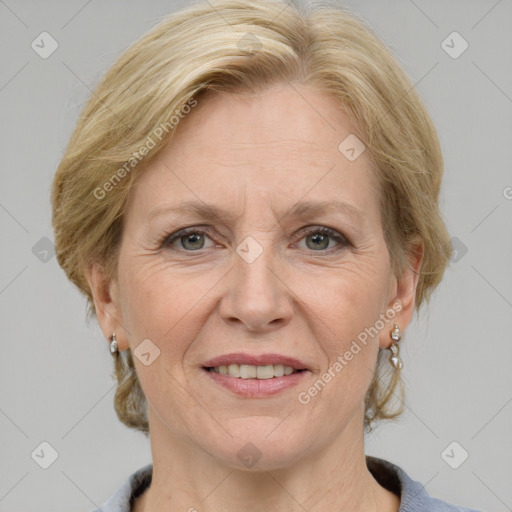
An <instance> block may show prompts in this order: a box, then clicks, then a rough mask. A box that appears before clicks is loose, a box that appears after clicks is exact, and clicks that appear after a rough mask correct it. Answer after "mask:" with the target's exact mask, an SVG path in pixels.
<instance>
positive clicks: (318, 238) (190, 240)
mask: <svg viewBox="0 0 512 512" xmlns="http://www.w3.org/2000/svg"><path fill="white" fill-rule="evenodd" d="M208 235H210V236H208ZM300 235H301V237H300V238H299V240H302V239H304V240H305V241H306V248H307V249H309V250H311V251H313V252H324V253H331V252H333V251H336V250H340V249H343V248H345V247H347V246H349V245H351V243H350V242H349V241H348V240H347V238H345V237H344V236H343V235H342V234H341V233H339V232H338V231H335V230H334V229H331V228H327V227H325V226H318V227H313V228H309V229H306V230H303V231H302V232H301V233H300ZM211 237H215V233H214V232H213V230H212V229H210V228H209V227H191V228H185V229H182V230H180V231H177V232H175V233H171V234H170V235H168V236H167V237H166V238H165V239H164V240H163V241H162V243H161V248H167V249H172V250H177V251H181V250H184V251H185V252H195V251H200V250H201V249H204V248H205V239H206V238H209V239H210V240H211ZM332 241H334V242H335V244H334V245H335V246H334V247H332ZM212 242H213V241H212ZM177 243H179V246H178V247H176V244H177ZM214 245H215V244H214Z"/></svg>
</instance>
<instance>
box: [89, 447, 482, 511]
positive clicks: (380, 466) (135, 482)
mask: <svg viewBox="0 0 512 512" xmlns="http://www.w3.org/2000/svg"><path fill="white" fill-rule="evenodd" d="M366 465H367V466H368V469H369V471H370V472H371V474H372V475H373V477H374V478H375V480H377V482H379V484H380V485H382V486H383V487H385V488H386V489H388V490H389V491H391V492H394V493H395V494H396V495H397V496H400V509H399V512H479V511H478V510H475V509H471V508H466V507H460V506H458V505H452V504H450V503H447V502H446V501H443V500H439V499H436V498H432V497H430V496H429V494H428V493H427V491H426V490H425V488H424V487H423V485H421V483H420V482H418V481H416V480H412V479H411V478H410V477H409V476H408V475H407V473H406V472H405V471H404V470H403V469H402V468H400V467H399V466H396V465H395V464H392V463H391V462H388V461H387V460H384V459H379V458H377V457H371V456H368V455H367V456H366ZM152 473H153V465H152V464H149V465H148V466H145V467H143V468H141V469H139V470H138V471H136V472H135V473H133V474H132V475H131V476H130V477H129V478H128V480H126V482H125V483H124V484H123V485H122V486H121V487H120V488H119V489H118V490H117V491H116V492H115V493H114V494H113V495H112V497H111V498H110V499H109V500H108V501H107V502H105V503H104V504H103V505H102V506H101V508H100V509H96V510H94V511H93V512H131V509H132V505H133V502H134V500H135V499H136V498H137V497H138V496H140V495H141V494H142V493H143V492H144V491H145V490H146V489H147V488H148V487H149V485H150V484H151V476H152Z"/></svg>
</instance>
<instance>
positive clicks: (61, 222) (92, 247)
mask: <svg viewBox="0 0 512 512" xmlns="http://www.w3.org/2000/svg"><path fill="white" fill-rule="evenodd" d="M208 3H209V5H205V4H204V3H203V2H200V3H193V4H192V5H190V6H188V7H187V8H186V9H183V10H181V11H179V12H176V13H173V14H171V15H169V16H168V17H166V18H165V19H163V21H161V22H160V23H159V24H158V25H156V26H155V27H154V28H153V29H151V30H150V31H149V32H148V33H147V34H145V35H144V36H143V37H142V38H140V39H139V40H138V41H136V42H135V43H134V44H133V45H132V46H131V47H130V48H128V49H127V50H126V51H125V52H124V53H123V54H122V55H121V56H120V57H119V58H118V59H117V61H116V62H115V63H114V64H113V65H112V67H111V68H110V69H109V70H108V71H107V73H106V74H105V75H104V77H103V78H102V80H101V81H100V83H99V85H98V86H97V87H96V89H95V91H94V93H93V94H92V95H91V97H90V99H89V101H88V103H87V104H86V106H85V108H84V109H83V111H82V113H81V115H80V118H79V120H78V122H77V125H76V128H75V130H74V132H73V134H72V136H71V138H70V141H69V143H68V146H67V148H66V151H65V154H64V156H63V157H62V160H61V162H60V164H59V166H58V169H57V171H56V174H55V178H54V180H53V184H52V195H51V200H52V209H53V219H52V220H53V227H54V231H55V245H56V255H57V260H58V262H59V264H60V265H61V267H62V268H63V269H64V271H65V272H66V274H67V276H68V278H69V279H70V280H71V281H72V282H73V283H74V284H75V285H76V286H77V287H78V288H79V290H80V291H81V292H83V293H84V294H85V295H86V297H87V299H88V311H87V317H88V319H90V318H91V317H92V316H93V315H95V314H96V312H95V310H94V303H93V300H92V292H91V289H90V288H89V285H88V282H87V278H86V269H87V268H88V266H89V264H90V263H91V261H96V262H99V263H101V265H102V266H103V267H104V269H105V272H106V275H107V276H109V277H110V278H113V277H114V276H115V275H116V271H117V260H118V251H119V246H120V240H121V233H122V229H123V216H124V211H125V207H126V199H127V196H128V193H129V191H130V190H131V188H132V186H133V184H134V182H135V180H136V178H137V176H139V175H140V174H141V173H142V172H143V171H144V169H145V168H146V167H147V166H148V164H149V163H150V162H151V161H152V159H153V158H154V157H155V156H156V155H157V154H158V152H159V151H160V150H161V149H162V148H163V147H164V146H165V145H166V144H167V143H169V141H170V140H172V136H173V134H174V133H175V132H176V127H177V126H179V124H178V123H179V120H180V118H181V117H183V114H184V113H187V112H188V111H190V110H191V109H192V108H193V106H194V105H195V102H197V101H199V100H200V97H201V95H202V94H204V93H205V92H206V91H208V90H213V91H218V92H226V93H228V94H237V93H242V92H258V91H263V90H264V89H265V87H268V86H270V85H272V84H277V83H288V84H289V85H290V86H292V87H293V86H295V85H301V86H306V87H311V88H313V89H314V90H318V91H325V92H327V93H330V95H331V96H332V97H333V98H334V99H335V100H336V102H337V103H338V104H339V106H340V108H341V109H342V111H343V112H345V113H346V115H347V116H348V117H349V118H350V119H351V120H352V121H353V122H354V123H355V126H356V127H357V137H358V138H359V139H361V141H362V142H363V143H364V145H365V147H366V151H367V154H368V156H369V160H370V162H371V167H372V170H373V171H374V173H375V177H376V181H377V183H378V184H379V188H380V209H381V216H382V222H383V232H384V235H385V240H386V245H387V248H388V251H389V254H390V258H391V262H392V265H393V270H394V272H395V274H396V275H397V276H400V275H401V273H402V272H403V271H404V270H405V269H406V268H407V266H408V265H409V258H410V256H411V255H412V254H413V251H414V248H415V247H416V245H415V244H417V241H418V240H420V241H421V244H422V245H423V261H422V265H421V270H420V272H419V276H418V283H417V288H416V294H415V300H416V302H415V307H416V310H417V312H419V309H420V306H421V305H422V303H423V302H424V301H425V300H426V301H427V302H428V299H429V297H430V294H431V292H432V291H433V290H434V288H435V287H436V286H437V285H438V284H439V282H440V281H441V278H442V276H443V273H444V270H445V267H446V265H447V263H448V259H449V257H450V254H451V244H450V242H449V236H448V233H447V230H446V227H445V224H444V222H443V220H442V217H441V214H440V210H439V205H438V196H439V191H440V186H441V178H442V174H443V167H444V164H443V157H442V153H441V148H440V144H439V140H438V136H437V133H436V130H435V127H434V125H433V123H432V120H431V118H430V117H429V114H428V112H427V110H426V108H425V106H424V104H423V103H422V101H421V99H420V97H419V95H418V93H417V92H416V91H415V89H414V86H413V84H412V83H411V80H410V79H409V77H408V76H407V75H406V73H405V72H404V70H403V69H402V68H401V66H400V64H399V62H398V60H397V59H396V57H395V56H394V55H393V54H392V52H391V51H390V49H389V48H388V47H387V46H386V45H385V44H384V43H383V42H382V41H381V40H380V39H379V38H378V37H377V36H376V35H375V33H374V32H373V31H372V29H371V28H370V26H369V25H368V24H367V23H366V22H365V21H364V20H363V19H361V18H359V16H358V15H357V14H355V13H353V12H350V11H348V10H346V9H343V8H341V7H339V6H338V5H337V4H336V3H335V2H323V3H317V4H311V5H303V4H301V3H299V2H298V1H295V2H293V3H289V2H286V1H285V0H282V1H264V0H211V1H210V2H208ZM340 142H341V141H340ZM384 355H385V353H384V351H383V349H380V350H379V355H378V358H377V369H376V371H375V374H374V378H373V381H372V383H371V385H370V386H369V389H368V391H367V394H366V396H365V414H364V426H365V428H367V429H368V430H371V429H372V423H373V422H374V421H377V420H382V419H392V418H396V417H398V416H399V415H400V414H401V413H402V412H403V400H402V398H401V397H402V396H403V385H402V382H401V378H400V372H398V371H392V372H391V376H389V377H388V378H385V376H386V374H389V372H390V370H389V366H390V365H389V363H388V362H387V360H386V358H385V357H384ZM115 361H116V362H115V374H116V377H117V380H118V387H117V391H116V396H115V399H114V404H115V409H116V412H117V415H118V417H119V419H120V420H121V421H122V422H123V423H124V424H126V425H127V426H129V427H133V428H136V429H138V430H140V431H142V432H144V433H145V434H146V435H148V429H149V425H148V420H147V402H146V399H145V396H144V393H143V391H142V389H141V387H140V383H139V380H138V377H137V375H136V371H135V367H134V362H133V358H132V355H131V352H130V351H129V350H127V351H124V352H123V354H122V355H118V356H116V359H115ZM393 395H395V396H396V397H398V398H399V401H400V402H402V403H401V404H399V407H398V408H396V407H395V408H393V406H392V402H395V404H394V405H395V406H396V401H395V400H392V399H393Z"/></svg>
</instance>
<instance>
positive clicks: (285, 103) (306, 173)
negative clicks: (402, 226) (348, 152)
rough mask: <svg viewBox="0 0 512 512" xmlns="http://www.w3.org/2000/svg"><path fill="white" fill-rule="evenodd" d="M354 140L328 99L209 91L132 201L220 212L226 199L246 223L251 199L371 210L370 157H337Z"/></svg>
mask: <svg viewBox="0 0 512 512" xmlns="http://www.w3.org/2000/svg"><path fill="white" fill-rule="evenodd" d="M355 133H358V132H357V127H356V126H355V125H354V124H353V123H352V122H351V120H350V119H349V118H348V116H347V115H346V114H345V113H344V111H343V110H342V109H341V108H340V107H339V106H338V104H337V103H336V100H335V98H334V97H333V96H331V95H330V94H328V93H326V92H323V91H319V90H314V89H310V88H306V87H299V86H294V87H290V86H288V85H286V84H285V85H281V84H279V85H274V86H272V87H269V88H267V89H265V90H263V91H262V92H259V93H242V94H227V93H217V92H212V91H208V92H206V93H203V94H201V95H199V96H198V105H197V106H196V107H195V108H194V109H193V110H191V112H190V114H188V115H186V116H184V118H183V119H182V120H181V121H180V124H179V125H178V127H177V131H176V133H175V134H174V136H173V138H172V139H171V141H170V142H169V144H168V145H167V146H166V147H165V148H164V149H163V150H162V151H161V152H160V154H159V155H158V156H157V157H156V158H155V159H154V160H153V161H152V162H151V164H150V165H149V166H148V168H147V169H146V170H145V171H144V172H143V174H142V176H141V177H140V180H138V183H137V186H136V189H135V190H134V191H132V196H134V195H135V196H139V197H138V206H139V207H140V208H142V209H143V210H145V211H147V210H148V209H149V208H150V206H154V205H157V204H159V203H160V204H164V203H165V204H166V205H168V204H169V202H171V203H172V202H173V201H175V202H176V203H179V202H182V201H190V200H196V201H199V202H201V201H204V202H207V203H215V202H218V203H221V204H222V203H225V201H226V200H228V198H229V201H230V202H231V203H232V206H233V208H234V209H235V210H237V208H238V210H240V211H239V212H238V214H240V215H241V214H242V213H243V210H244V209H245V208H246V207H247V204H248V203H247V201H251V199H252V200H253V201H254V202H255V203H258V204H259V203H269V204H276V205H283V206H286V203H289V206H290V207H291V206H293V205H294V204H296V203H297V202H298V201H299V200H300V199H301V198H303V199H305V200H322V201H326V200H327V201H329V200H334V199H340V196H341V198H344V199H345V200H346V199H352V200H355V201H356V202H357V200H360V201H361V200H363V203H367V204H364V205H361V206H362V207H364V208H366V209H368V208H370V207H372V205H371V204H370V203H376V201H374V199H375V196H376V194H377V191H376V183H375V179H374V176H373V173H372V172H371V171H370V166H369V159H368V157H367V155H366V154H365V151H363V152H362V153H361V155H360V156H359V157H358V158H356V159H355V160H350V159H348V158H347V157H346V156H345V154H344V153H343V152H342V151H340V144H342V143H343V141H344V140H346V139H347V137H349V136H350V137H354V135H355ZM349 140H351V139H349ZM365 196H366V198H367V201H364V197H365ZM358 198H359V199H358ZM373 206H375V205H373ZM238 210H237V211H238Z"/></svg>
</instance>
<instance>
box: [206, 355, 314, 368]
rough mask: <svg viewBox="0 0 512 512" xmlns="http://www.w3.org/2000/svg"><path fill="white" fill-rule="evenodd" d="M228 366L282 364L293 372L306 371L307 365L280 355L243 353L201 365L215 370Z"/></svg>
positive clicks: (214, 359)
mask: <svg viewBox="0 0 512 512" xmlns="http://www.w3.org/2000/svg"><path fill="white" fill-rule="evenodd" d="M230 364H250V365H254V366H267V365H275V364H282V365H283V366H291V367H292V368H293V369H294V370H307V369H308V367H307V365H306V364H305V363H304V362H302V361H301V360H299V359H296V358H294V357H289V356H283V355H281V354H246V353H244V352H234V353H232V354H224V355H222V356H218V357H214V358H213V359H210V360H208V361H206V362H205V363H203V366H204V367H206V368H215V367H216V366H221V365H230Z"/></svg>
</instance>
